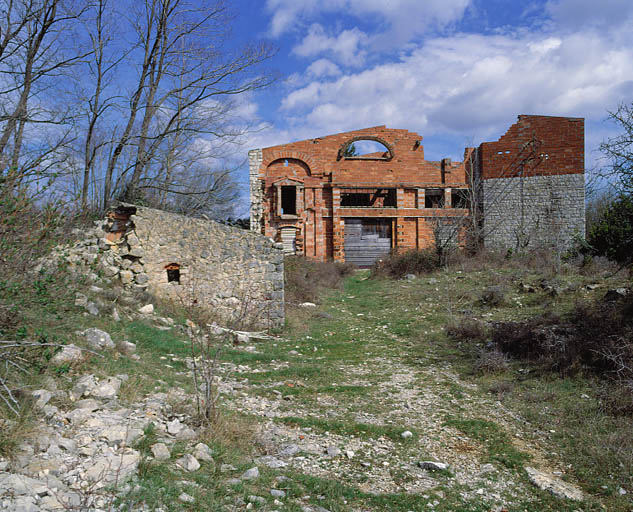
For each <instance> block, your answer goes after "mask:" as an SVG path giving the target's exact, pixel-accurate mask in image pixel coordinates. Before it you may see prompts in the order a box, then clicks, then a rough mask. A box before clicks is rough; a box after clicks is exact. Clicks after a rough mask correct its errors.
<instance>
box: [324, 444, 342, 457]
mask: <svg viewBox="0 0 633 512" xmlns="http://www.w3.org/2000/svg"><path fill="white" fill-rule="evenodd" d="M326 453H327V454H328V456H329V457H338V456H339V455H340V454H341V450H340V449H339V448H338V447H336V446H334V445H333V444H331V445H329V446H328V447H327V449H326Z"/></svg>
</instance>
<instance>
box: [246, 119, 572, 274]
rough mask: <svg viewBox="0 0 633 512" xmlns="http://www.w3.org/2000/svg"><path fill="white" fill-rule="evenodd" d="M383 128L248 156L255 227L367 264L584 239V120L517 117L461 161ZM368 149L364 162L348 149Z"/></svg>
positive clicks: (292, 246) (288, 245) (291, 245)
mask: <svg viewBox="0 0 633 512" xmlns="http://www.w3.org/2000/svg"><path fill="white" fill-rule="evenodd" d="M421 142H422V136H420V135H418V134H417V133H413V132H409V131H407V130H398V129H390V128H386V127H385V126H377V127H373V128H366V129H363V130H356V131H351V132H345V133H339V134H335V135H328V136H325V137H319V138H315V139H309V140H303V141H297V142H291V143H289V144H283V145H279V146H273V147H269V148H264V149H254V150H251V151H250V152H249V164H250V189H251V229H252V230H254V231H257V232H260V233H263V234H265V235H266V236H267V237H270V238H272V239H274V240H276V241H278V242H281V243H282V244H283V247H284V252H286V253H291V254H300V255H304V256H306V257H309V258H313V259H317V260H321V261H323V260H328V259H334V260H337V261H348V262H351V263H355V264H357V265H361V266H364V265H370V264H371V263H373V262H374V261H375V260H376V259H379V258H380V257H382V256H384V255H385V254H387V253H389V252H390V251H391V250H406V249H421V248H426V247H430V246H433V245H435V244H461V245H464V244H466V243H468V242H469V241H476V242H478V243H483V244H484V245H486V246H501V247H513V248H514V247H533V246H536V245H542V244H558V246H565V245H566V244H569V243H570V241H571V239H572V237H573V236H574V234H575V233H580V234H582V233H584V120H583V119H579V118H567V117H550V116H532V115H521V116H519V118H518V122H517V123H516V124H514V125H513V126H512V127H511V128H510V129H509V130H508V132H507V133H506V134H505V135H504V136H502V137H501V138H500V139H499V140H498V141H496V142H484V143H482V144H481V145H480V146H479V147H477V148H466V149H465V151H464V161H463V162H453V161H451V160H450V159H448V158H445V159H442V160H441V161H428V160H425V159H424V148H423V146H422V144H421ZM366 143H370V144H373V145H374V146H377V147H378V148H379V150H378V151H376V150H373V151H371V152H369V153H365V154H358V153H357V152H354V151H352V149H353V148H355V147H357V146H358V147H362V146H363V145H364V144H366Z"/></svg>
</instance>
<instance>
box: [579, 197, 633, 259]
mask: <svg viewBox="0 0 633 512" xmlns="http://www.w3.org/2000/svg"><path fill="white" fill-rule="evenodd" d="M587 241H588V242H589V244H590V246H591V247H592V250H593V253H594V254H596V255H600V256H606V257H607V258H609V259H611V260H614V261H617V262H619V263H631V262H632V261H631V255H632V254H633V197H632V196H620V197H619V198H617V199H615V200H614V201H613V202H612V203H611V204H610V205H609V206H608V207H607V208H606V209H605V211H604V212H603V213H602V216H601V217H600V218H599V220H598V221H597V222H596V223H595V224H594V225H593V226H592V227H591V230H590V231H589V235H588V236H587Z"/></svg>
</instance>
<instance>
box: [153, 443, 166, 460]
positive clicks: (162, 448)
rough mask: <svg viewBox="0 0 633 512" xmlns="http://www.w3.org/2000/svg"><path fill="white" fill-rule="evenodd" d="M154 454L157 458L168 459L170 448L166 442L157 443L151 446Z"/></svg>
mask: <svg viewBox="0 0 633 512" xmlns="http://www.w3.org/2000/svg"><path fill="white" fill-rule="evenodd" d="M151 450H152V455H154V458H155V459H156V460H167V459H169V457H170V455H169V448H167V445H166V444H165V443H156V444H153V445H152V447H151Z"/></svg>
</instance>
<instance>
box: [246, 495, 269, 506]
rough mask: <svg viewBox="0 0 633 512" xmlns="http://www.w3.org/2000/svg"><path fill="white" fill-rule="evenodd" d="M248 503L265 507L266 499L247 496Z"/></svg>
mask: <svg viewBox="0 0 633 512" xmlns="http://www.w3.org/2000/svg"><path fill="white" fill-rule="evenodd" d="M248 501H249V502H250V503H257V504H258V505H265V504H266V498H262V497H261V496H253V495H251V496H249V497H248Z"/></svg>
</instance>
